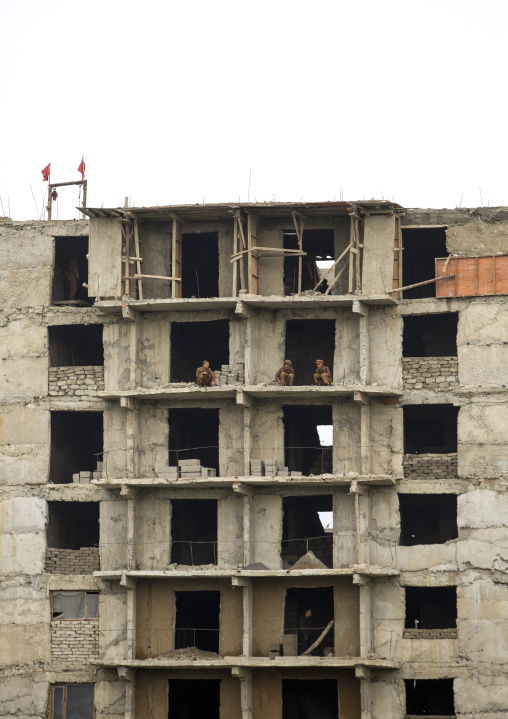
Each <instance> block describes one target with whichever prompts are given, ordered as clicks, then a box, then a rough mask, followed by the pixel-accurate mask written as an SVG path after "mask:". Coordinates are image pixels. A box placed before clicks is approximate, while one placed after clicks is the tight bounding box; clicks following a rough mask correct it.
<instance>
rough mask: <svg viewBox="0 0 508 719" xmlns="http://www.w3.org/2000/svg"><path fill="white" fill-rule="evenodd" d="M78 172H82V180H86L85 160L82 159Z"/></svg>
mask: <svg viewBox="0 0 508 719" xmlns="http://www.w3.org/2000/svg"><path fill="white" fill-rule="evenodd" d="M78 172H81V179H82V180H84V179H85V158H84V157H82V158H81V162H80V163H79V167H78Z"/></svg>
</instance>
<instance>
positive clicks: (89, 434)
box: [49, 412, 103, 484]
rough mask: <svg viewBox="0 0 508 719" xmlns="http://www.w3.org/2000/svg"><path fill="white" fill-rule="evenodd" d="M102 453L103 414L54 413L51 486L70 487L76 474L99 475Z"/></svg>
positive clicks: (52, 416) (52, 415) (52, 414)
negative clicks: (98, 467) (98, 468)
mask: <svg viewBox="0 0 508 719" xmlns="http://www.w3.org/2000/svg"><path fill="white" fill-rule="evenodd" d="M102 453H103V414H102V412H51V455H50V468H49V481H50V482H52V483H53V484H69V483H71V482H72V481H73V476H72V475H73V474H77V473H78V472H94V471H96V470H97V462H98V461H102Z"/></svg>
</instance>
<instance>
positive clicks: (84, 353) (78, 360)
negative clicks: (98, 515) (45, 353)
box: [48, 325, 104, 367]
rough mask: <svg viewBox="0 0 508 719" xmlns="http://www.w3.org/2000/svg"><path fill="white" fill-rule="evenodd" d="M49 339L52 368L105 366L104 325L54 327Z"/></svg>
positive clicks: (50, 331) (49, 331) (50, 328)
mask: <svg viewBox="0 0 508 719" xmlns="http://www.w3.org/2000/svg"><path fill="white" fill-rule="evenodd" d="M48 337H49V364H50V367H72V366H79V367H91V366H95V367H99V366H101V365H103V364H104V350H103V346H102V325H52V326H51V327H48Z"/></svg>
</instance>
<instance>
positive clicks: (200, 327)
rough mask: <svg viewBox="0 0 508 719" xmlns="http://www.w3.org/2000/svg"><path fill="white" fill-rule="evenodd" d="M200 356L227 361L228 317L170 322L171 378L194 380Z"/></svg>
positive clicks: (216, 363) (215, 362) (213, 363)
mask: <svg viewBox="0 0 508 719" xmlns="http://www.w3.org/2000/svg"><path fill="white" fill-rule="evenodd" d="M203 360H207V361H208V362H210V367H211V369H212V370H214V371H218V370H220V368H221V365H223V364H224V365H229V320H215V321H213V322H172V323H171V382H195V381H196V369H197V368H198V367H201V366H202V364H203Z"/></svg>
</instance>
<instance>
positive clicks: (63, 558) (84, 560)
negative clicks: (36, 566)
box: [44, 547, 99, 574]
mask: <svg viewBox="0 0 508 719" xmlns="http://www.w3.org/2000/svg"><path fill="white" fill-rule="evenodd" d="M44 571H45V572H49V573H51V574H92V573H93V572H98V571H99V548H98V547H81V549H52V548H50V547H48V548H47V549H46V561H45V563H44Z"/></svg>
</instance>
